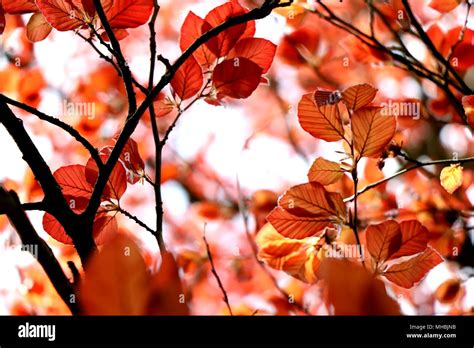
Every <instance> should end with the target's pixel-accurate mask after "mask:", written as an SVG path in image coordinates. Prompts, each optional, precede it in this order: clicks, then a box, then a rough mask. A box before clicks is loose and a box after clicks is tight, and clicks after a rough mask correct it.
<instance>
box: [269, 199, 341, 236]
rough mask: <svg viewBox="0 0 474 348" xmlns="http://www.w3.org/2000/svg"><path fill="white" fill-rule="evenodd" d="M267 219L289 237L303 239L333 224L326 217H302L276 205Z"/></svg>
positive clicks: (279, 231)
mask: <svg viewBox="0 0 474 348" xmlns="http://www.w3.org/2000/svg"><path fill="white" fill-rule="evenodd" d="M267 221H268V222H269V223H271V224H272V226H273V227H274V228H275V229H276V230H277V231H278V233H280V234H281V235H282V236H284V237H287V238H294V239H302V238H306V237H311V236H316V235H318V234H320V233H322V231H323V229H324V228H325V227H328V226H330V225H332V223H331V221H329V219H327V218H325V217H304V216H303V217H301V216H296V215H293V214H290V213H289V212H287V211H286V210H285V209H283V208H281V207H276V208H275V209H273V211H272V212H271V213H270V214H269V215H268V216H267Z"/></svg>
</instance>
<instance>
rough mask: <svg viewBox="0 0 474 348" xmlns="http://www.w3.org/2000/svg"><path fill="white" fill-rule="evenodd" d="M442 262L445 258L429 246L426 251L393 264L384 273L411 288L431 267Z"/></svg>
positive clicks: (396, 282)
mask: <svg viewBox="0 0 474 348" xmlns="http://www.w3.org/2000/svg"><path fill="white" fill-rule="evenodd" d="M441 262H443V258H442V257H441V256H440V255H439V254H438V252H437V251H435V250H434V249H433V248H431V247H428V248H427V249H426V250H425V251H424V252H422V253H421V254H419V255H417V256H415V257H413V258H411V259H409V260H408V261H405V262H402V263H398V264H395V265H393V266H391V267H390V268H388V269H387V270H386V271H385V272H384V273H383V275H384V276H385V277H386V278H387V279H388V280H390V281H391V282H392V283H395V284H397V285H398V286H401V287H402V288H406V289H409V288H411V287H413V285H415V284H416V283H418V282H419V281H420V280H421V279H423V277H424V276H425V275H426V273H427V272H428V271H429V270H430V269H432V268H433V267H435V266H436V265H438V264H440V263H441Z"/></svg>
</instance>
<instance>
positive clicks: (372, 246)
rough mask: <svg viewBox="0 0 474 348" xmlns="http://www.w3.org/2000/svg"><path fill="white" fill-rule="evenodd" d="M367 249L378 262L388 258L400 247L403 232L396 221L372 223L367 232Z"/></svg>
mask: <svg viewBox="0 0 474 348" xmlns="http://www.w3.org/2000/svg"><path fill="white" fill-rule="evenodd" d="M366 238H367V249H368V250H369V253H370V255H372V257H373V258H374V259H375V261H376V262H377V263H379V262H383V261H385V260H387V259H388V258H389V257H390V256H392V255H393V254H394V253H395V252H397V251H398V250H399V249H400V246H401V244H402V234H401V232H400V227H399V225H398V223H397V222H396V221H393V220H388V221H385V222H382V223H381V224H377V225H370V226H369V227H367V232H366Z"/></svg>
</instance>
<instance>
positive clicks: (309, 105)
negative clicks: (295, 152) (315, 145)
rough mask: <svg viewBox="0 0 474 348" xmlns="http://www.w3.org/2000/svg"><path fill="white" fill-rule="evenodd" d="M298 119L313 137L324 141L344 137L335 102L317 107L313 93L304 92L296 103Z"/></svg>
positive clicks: (337, 139)
mask: <svg viewBox="0 0 474 348" xmlns="http://www.w3.org/2000/svg"><path fill="white" fill-rule="evenodd" d="M298 119H299V121H300V124H301V127H303V129H304V130H305V131H307V132H308V133H309V134H311V135H312V136H313V137H315V138H318V139H323V140H326V141H329V142H331V141H339V140H342V139H343V138H344V128H343V126H342V120H341V115H340V112H339V108H338V106H337V104H334V105H331V104H328V105H324V106H321V107H318V106H317V105H316V103H315V101H314V94H313V93H309V94H305V95H304V96H303V98H302V99H301V101H300V103H299V105H298Z"/></svg>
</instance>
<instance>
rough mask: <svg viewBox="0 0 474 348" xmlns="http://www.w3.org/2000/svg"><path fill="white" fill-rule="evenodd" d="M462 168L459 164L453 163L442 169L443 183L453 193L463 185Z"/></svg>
mask: <svg viewBox="0 0 474 348" xmlns="http://www.w3.org/2000/svg"><path fill="white" fill-rule="evenodd" d="M462 169H463V168H462V167H461V166H460V165H459V164H451V165H450V166H449V167H444V168H443V170H442V171H441V174H440V177H439V179H440V180H441V185H442V186H443V187H444V189H445V190H446V191H448V192H449V193H451V194H452V193H453V192H454V191H456V190H457V189H458V188H459V187H460V186H461V185H462Z"/></svg>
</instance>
